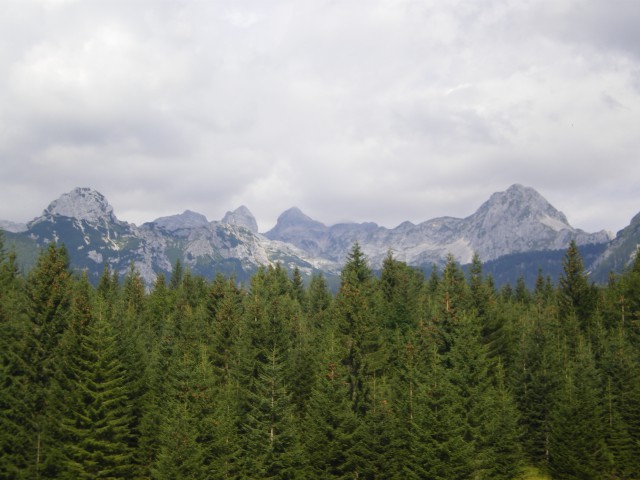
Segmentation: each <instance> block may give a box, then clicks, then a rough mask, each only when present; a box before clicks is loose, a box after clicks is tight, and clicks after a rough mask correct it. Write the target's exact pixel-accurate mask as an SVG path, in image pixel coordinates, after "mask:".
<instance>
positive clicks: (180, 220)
mask: <svg viewBox="0 0 640 480" xmlns="http://www.w3.org/2000/svg"><path fill="white" fill-rule="evenodd" d="M151 223H152V224H155V225H156V226H158V227H161V228H164V229H165V230H168V231H175V230H181V229H189V228H199V227H206V226H207V225H208V224H209V221H208V220H207V217H205V216H204V215H202V214H201V213H197V212H193V211H191V210H185V211H184V212H182V213H180V214H177V215H169V216H167V217H160V218H156V219H155V220H154V221H153V222H151Z"/></svg>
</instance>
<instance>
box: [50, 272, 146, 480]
mask: <svg viewBox="0 0 640 480" xmlns="http://www.w3.org/2000/svg"><path fill="white" fill-rule="evenodd" d="M91 309H92V307H91V299H90V286H89V283H88V280H87V278H86V276H83V278H82V279H81V280H80V281H79V282H78V283H77V286H76V288H75V294H74V297H73V305H72V309H71V312H72V314H71V317H72V318H71V327H70V328H69V329H68V330H67V331H66V335H65V336H66V339H65V345H64V352H63V354H62V361H61V362H60V364H59V373H58V374H57V380H58V382H57V386H58V388H54V389H52V391H54V392H56V393H57V394H58V395H59V397H58V398H57V401H56V402H55V403H57V406H58V409H59V412H60V416H59V417H58V422H57V430H58V431H59V432H60V441H61V442H62V449H61V450H62V452H63V453H64V461H63V462H64V466H63V468H62V472H61V476H64V477H67V478H79V479H80V478H87V479H93V478H130V477H131V476H132V474H133V473H134V472H135V468H134V465H133V451H132V448H131V443H132V435H131V431H130V430H129V424H130V422H131V406H130V400H129V399H130V396H131V395H130V390H129V388H128V385H127V381H126V374H125V371H124V368H123V366H122V364H121V362H120V358H119V355H118V349H117V343H116V337H115V334H114V332H113V330H112V326H111V325H110V324H109V323H108V320H107V319H106V318H105V317H103V316H100V315H98V316H97V317H94V316H93V315H92V312H91Z"/></svg>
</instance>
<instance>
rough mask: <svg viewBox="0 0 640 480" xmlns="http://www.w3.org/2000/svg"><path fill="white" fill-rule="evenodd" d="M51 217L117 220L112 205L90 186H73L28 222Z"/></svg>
mask: <svg viewBox="0 0 640 480" xmlns="http://www.w3.org/2000/svg"><path fill="white" fill-rule="evenodd" d="M53 217H68V218H75V219H76V220H82V221H85V222H87V223H90V224H98V223H105V222H106V223H109V222H117V221H118V219H117V218H116V217H115V215H114V214H113V207H112V206H111V205H109V202H107V199H106V198H105V197H104V195H102V194H101V193H100V192H97V191H96V190H93V189H91V188H75V189H73V190H72V191H70V192H69V193H65V194H63V195H61V196H60V198H58V199H57V200H54V201H53V202H51V203H50V204H49V206H48V207H47V208H46V209H45V210H44V212H42V215H41V216H40V217H38V218H36V219H34V220H33V221H32V222H30V224H33V223H37V222H39V221H46V220H49V221H50V220H51V218H53Z"/></svg>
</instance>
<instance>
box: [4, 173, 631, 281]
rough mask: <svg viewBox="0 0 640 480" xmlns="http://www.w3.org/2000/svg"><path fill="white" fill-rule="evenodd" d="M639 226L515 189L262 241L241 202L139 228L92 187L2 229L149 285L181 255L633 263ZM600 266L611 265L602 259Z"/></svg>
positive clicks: (291, 213)
mask: <svg viewBox="0 0 640 480" xmlns="http://www.w3.org/2000/svg"><path fill="white" fill-rule="evenodd" d="M638 224H640V216H638V217H636V218H635V219H634V221H633V222H632V225H631V226H630V227H628V228H627V229H625V230H623V231H622V232H620V233H619V237H620V238H622V239H621V240H616V241H614V242H611V237H610V235H609V234H608V233H607V232H604V231H601V232H597V233H587V232H584V231H582V230H579V229H575V228H573V227H572V226H571V225H570V224H569V222H568V220H567V218H566V216H565V215H564V214H563V213H562V212H560V211H558V210H556V209H555V208H554V207H553V206H552V205H551V204H549V202H547V201H546V200H545V199H544V198H543V197H542V196H541V195H540V194H539V193H538V192H536V191H535V190H534V189H532V188H529V187H524V186H522V185H513V186H511V187H509V188H508V189H507V190H506V191H504V192H498V193H494V194H493V195H492V196H491V197H490V198H489V199H488V200H487V201H486V202H485V203H483V204H482V205H481V206H480V208H478V210H477V211H476V212H475V213H473V214H472V215H470V216H468V217H466V218H453V217H440V218H435V219H431V220H427V221H425V222H422V223H419V224H417V225H416V224H413V223H411V222H404V223H401V224H400V225H398V226H397V227H396V228H392V229H388V228H385V227H380V226H378V225H376V224H375V223H342V224H337V225H332V226H326V225H324V224H323V223H321V222H318V221H316V220H314V219H312V218H310V217H308V216H307V215H305V214H304V213H303V212H302V211H300V210H299V209H298V208H291V209H289V210H287V211H285V212H283V213H282V215H280V217H279V218H278V221H277V223H276V225H275V226H274V228H273V229H271V230H270V231H269V232H267V233H265V234H264V235H261V234H259V233H258V225H257V222H256V219H255V217H254V216H253V215H252V214H251V212H250V211H249V210H248V209H247V208H246V207H244V206H241V207H239V208H237V209H236V210H234V211H232V212H227V214H226V215H225V216H224V218H223V219H222V220H221V221H219V222H218V221H213V222H209V221H208V220H207V218H206V217H205V216H204V215H202V214H199V213H196V212H193V211H190V210H186V211H184V212H183V213H181V214H178V215H171V216H167V217H161V218H158V219H156V220H154V221H152V222H148V223H145V224H143V225H141V226H140V227H137V226H135V225H133V224H129V223H127V222H123V221H120V220H118V219H117V218H116V216H115V214H114V212H113V208H112V207H111V205H109V203H108V202H107V200H106V199H105V197H104V196H103V195H102V194H100V193H99V192H97V191H95V190H92V189H89V188H76V189H74V190H72V191H71V192H69V193H65V194H64V195H62V196H61V197H60V198H58V199H57V200H54V201H53V202H51V204H50V205H49V206H48V207H47V208H46V209H45V210H44V212H43V214H42V215H41V216H40V217H37V218H35V219H34V220H33V221H31V222H29V223H28V224H27V225H26V226H24V225H23V226H20V225H18V226H12V225H11V224H9V223H8V222H4V223H2V224H0V228H3V229H4V230H6V231H9V232H13V233H12V235H18V236H21V237H20V238H23V239H24V240H25V241H26V242H32V243H33V244H34V245H35V247H42V246H44V245H46V244H47V243H48V242H51V241H55V242H64V243H65V245H66V246H67V249H68V251H69V252H70V257H71V263H72V265H73V266H74V267H75V268H80V269H86V270H88V271H91V272H93V275H94V278H95V277H96V276H99V275H100V274H101V273H102V269H103V267H104V266H108V267H109V268H110V269H111V270H112V271H116V272H118V273H119V274H121V275H125V274H126V273H127V271H128V270H129V268H130V265H131V264H132V263H133V265H134V266H135V267H136V268H137V269H138V271H139V272H140V274H141V275H142V277H143V278H144V280H145V281H146V282H147V284H151V283H153V281H154V279H155V277H156V275H157V274H158V273H165V274H169V273H170V272H171V270H172V266H173V265H174V263H175V261H176V259H180V260H181V262H182V263H183V264H184V265H186V266H188V267H189V268H190V269H191V271H192V272H193V273H194V274H198V275H203V276H205V277H207V278H212V277H213V276H215V273H216V272H223V273H228V274H229V273H232V274H234V275H236V277H237V278H238V279H239V280H240V279H247V278H248V276H250V275H251V273H252V272H254V271H255V270H256V269H257V268H258V266H260V265H267V264H273V263H275V262H280V263H282V264H284V265H285V266H286V267H289V268H293V267H298V268H299V269H300V270H301V271H303V272H307V273H311V272H313V271H321V272H324V273H327V274H335V273H337V272H339V270H340V268H341V266H342V265H343V264H344V261H345V259H346V257H347V255H348V253H349V251H350V250H351V248H352V247H353V244H354V243H355V242H358V243H359V244H360V247H361V249H362V251H363V252H364V253H365V254H366V255H367V257H368V259H369V261H370V263H371V265H372V267H374V268H379V267H380V266H381V265H382V262H383V260H384V258H385V257H386V256H387V254H388V252H389V251H391V252H392V253H393V255H394V257H395V258H396V259H398V260H401V261H404V262H406V263H408V264H409V265H415V266H426V265H431V264H436V265H442V264H443V263H444V262H445V259H446V257H447V255H448V254H453V255H454V256H455V257H456V259H457V260H458V261H459V262H460V263H462V264H465V263H468V262H469V261H470V260H471V258H472V256H473V254H474V253H476V252H477V253H478V254H479V256H480V259H481V260H482V261H489V260H494V259H497V258H500V257H502V256H505V255H510V254H514V253H527V252H544V251H549V250H563V249H566V248H567V247H568V245H569V242H570V241H571V240H575V241H576V243H577V244H578V245H601V246H603V244H609V242H611V246H612V248H613V247H615V246H616V245H617V244H620V245H621V246H619V247H617V248H618V249H617V252H618V253H616V252H614V251H613V250H611V251H609V250H608V251H607V252H605V255H606V256H607V258H611V259H614V261H615V262H618V263H619V262H622V261H623V260H624V261H625V262H628V258H629V255H631V254H635V247H636V246H637V244H638V243H640V240H639V239H638V236H637V232H638V231H640V228H637V225H638ZM5 227H6V228H5ZM623 237H624V238H623ZM616 242H617V243H616ZM634 242H635V243H634ZM603 248H604V246H603ZM620 252H621V253H620ZM621 255H622V257H624V259H623V258H622V257H621ZM601 264H602V265H603V267H602V268H604V266H607V265H608V263H607V262H606V259H604V260H602V261H601Z"/></svg>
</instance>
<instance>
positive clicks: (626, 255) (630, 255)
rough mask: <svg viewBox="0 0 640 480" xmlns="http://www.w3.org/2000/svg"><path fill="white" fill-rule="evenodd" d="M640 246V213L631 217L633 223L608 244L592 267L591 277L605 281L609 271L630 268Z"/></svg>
mask: <svg viewBox="0 0 640 480" xmlns="http://www.w3.org/2000/svg"><path fill="white" fill-rule="evenodd" d="M639 247H640V213H638V214H637V215H636V216H635V217H633V218H632V219H631V223H630V224H629V225H628V226H627V227H625V228H623V229H622V230H620V231H619V232H618V234H617V235H616V238H615V239H614V240H613V241H612V242H611V243H610V244H609V245H608V246H607V249H606V250H605V251H604V253H603V254H602V255H601V256H600V257H599V258H598V259H597V260H596V261H595V262H594V264H593V266H592V267H591V270H592V272H591V278H592V279H594V280H595V281H598V282H605V281H606V280H607V278H608V276H609V272H621V271H622V270H624V269H626V268H628V267H629V266H630V265H631V263H632V261H633V260H634V258H635V256H636V255H637V253H638V248H639Z"/></svg>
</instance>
